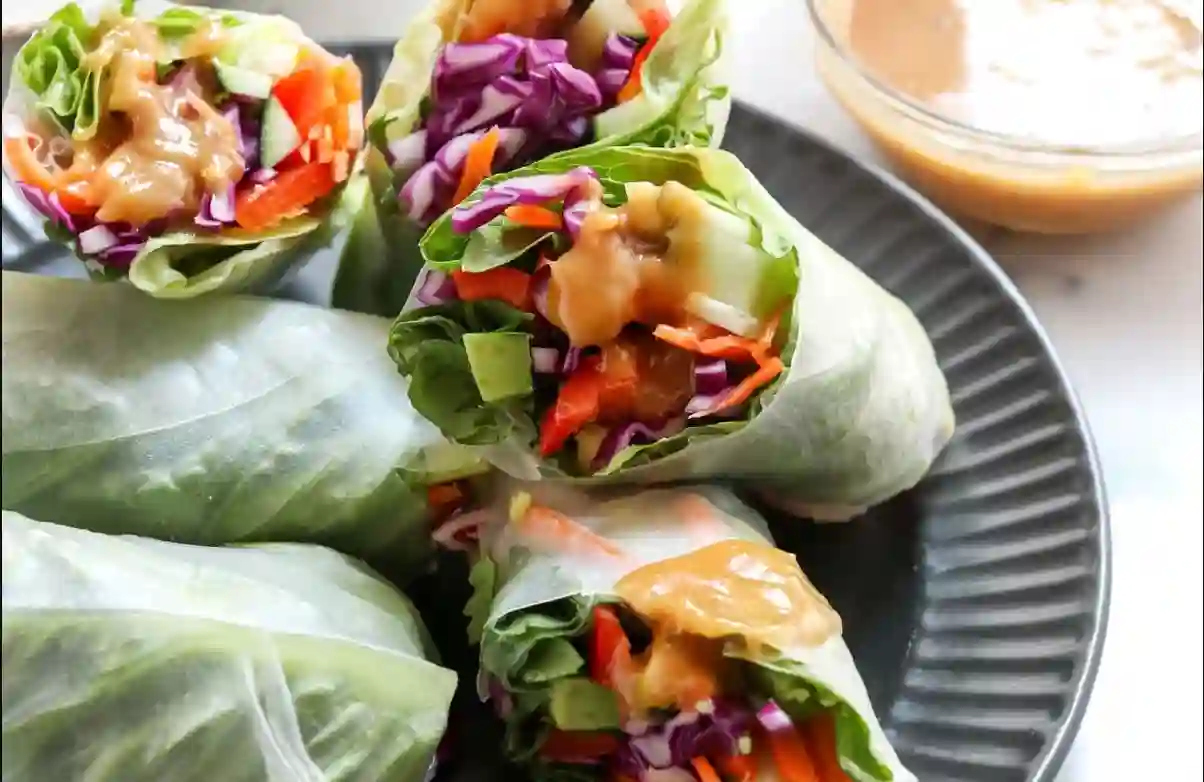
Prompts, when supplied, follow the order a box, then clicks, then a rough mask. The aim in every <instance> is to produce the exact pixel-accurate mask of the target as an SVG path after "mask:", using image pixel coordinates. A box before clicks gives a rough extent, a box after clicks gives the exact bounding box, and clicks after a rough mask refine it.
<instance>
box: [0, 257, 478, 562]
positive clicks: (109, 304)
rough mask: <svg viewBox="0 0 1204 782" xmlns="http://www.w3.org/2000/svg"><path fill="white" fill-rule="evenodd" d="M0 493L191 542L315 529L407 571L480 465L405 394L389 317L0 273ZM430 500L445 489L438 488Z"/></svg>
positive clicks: (304, 534) (26, 508) (48, 510)
mask: <svg viewBox="0 0 1204 782" xmlns="http://www.w3.org/2000/svg"><path fill="white" fill-rule="evenodd" d="M0 313H2V317H3V325H2V328H0V332H2V333H3V346H4V372H3V374H2V382H3V389H4V406H3V416H2V417H3V435H4V436H3V441H4V446H3V465H2V469H0V474H2V475H3V502H4V507H5V508H7V509H10V510H16V511H19V512H21V513H24V514H26V515H29V516H33V517H35V518H39V519H41V520H45V521H52V522H55V523H58V524H68V525H72V526H81V527H84V528H87V529H91V530H93V531H97V532H109V533H124V534H134V535H146V536H150V537H157V538H164V539H168V540H175V541H179V542H183V543H197V544H208V545H221V544H226V543H240V542H257V541H281V540H285V541H296V542H306V543H321V544H324V545H328V546H331V547H332V548H336V549H339V550H341V551H344V552H347V553H350V554H353V555H355V556H357V557H359V558H361V559H365V560H368V561H370V562H371V563H372V564H373V565H374V566H376V567H378V568H379V569H381V570H384V571H386V572H387V574H388V575H390V576H391V577H395V578H405V577H407V576H411V575H413V574H414V573H415V572H416V571H417V570H418V569H420V568H421V567H423V566H424V565H425V564H427V555H428V554H429V553H430V541H429V534H430V530H431V524H432V523H433V521H434V520H435V519H436V518H437V517H439V516H440V515H442V514H443V513H446V512H449V511H451V510H454V507H455V506H456V505H457V504H459V503H460V502H461V501H462V499H463V497H462V496H461V495H462V493H463V492H462V490H455V487H449V486H440V488H438V489H437V490H436V489H428V488H427V486H428V485H440V484H442V483H444V482H447V481H455V480H457V479H461V478H465V477H467V476H470V475H474V474H476V473H478V472H480V471H481V470H482V469H483V466H482V465H481V464H480V463H478V462H477V461H476V460H474V459H472V458H471V457H469V455H468V454H466V453H465V451H464V450H463V449H461V448H456V447H452V446H450V445H449V444H448V443H447V442H446V441H444V440H443V438H441V437H440V436H439V433H438V431H437V430H435V429H434V428H433V427H432V426H431V425H430V424H428V423H427V422H426V421H424V420H423V419H422V417H421V416H420V415H418V414H417V413H416V412H415V411H414V410H413V408H412V407H410V406H409V405H408V404H407V403H406V399H405V396H404V394H405V384H404V383H403V382H402V381H401V378H399V377H398V376H397V373H396V371H395V370H394V368H393V366H392V365H391V364H390V362H389V360H388V358H387V357H386V356H385V355H384V352H383V351H382V350H381V348H380V346H381V344H382V343H383V342H384V340H385V339H386V335H387V332H388V326H389V324H388V321H386V320H384V319H378V318H373V317H369V316H364V315H357V314H353V313H348V312H342V313H340V312H332V311H330V310H326V309H319V308H317V307H311V306H307V305H302V304H294V303H289V302H280V301H271V300H267V299H257V298H249V297H241V296H222V297H218V298H211V299H207V300H204V301H197V302H191V303H189V304H188V305H187V306H180V305H179V304H176V303H173V302H163V301H156V300H154V299H151V298H148V297H146V296H143V295H141V294H139V293H138V292H137V291H133V290H130V289H129V288H128V286H123V285H96V284H92V283H88V282H87V281H83V280H64V279H55V278H51V277H43V276H36V275H27V274H17V273H14V272H4V273H3V306H0ZM432 500H433V501H432Z"/></svg>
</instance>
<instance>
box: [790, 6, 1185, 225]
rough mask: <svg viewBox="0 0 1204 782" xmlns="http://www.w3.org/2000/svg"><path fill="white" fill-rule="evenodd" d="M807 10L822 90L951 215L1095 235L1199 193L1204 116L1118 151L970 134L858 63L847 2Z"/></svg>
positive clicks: (968, 129) (900, 170) (974, 131)
mask: <svg viewBox="0 0 1204 782" xmlns="http://www.w3.org/2000/svg"><path fill="white" fill-rule="evenodd" d="M902 1H903V0H900V2H902ZM807 4H808V6H809V9H810V13H811V20H812V23H813V24H814V26H815V31H816V67H817V68H818V71H819V74H820V77H821V78H822V79H823V81H824V83H825V84H826V85H827V87H828V89H829V91H830V92H831V93H832V95H833V96H834V97H835V98H836V100H837V101H838V102H839V103H840V104H841V105H842V106H843V107H844V109H845V110H846V111H848V113H849V114H850V115H851V116H852V117H853V119H855V120H856V121H857V122H858V124H860V125H861V126H862V128H863V129H864V130H865V131H866V132H867V133H868V134H869V136H870V138H871V139H873V141H874V142H875V143H876V144H877V145H878V146H879V147H880V148H881V150H882V151H883V153H884V154H885V155H886V157H887V159H888V160H889V161H890V162H891V164H892V165H893V166H894V168H895V169H896V170H897V171H898V173H899V174H900V175H901V176H902V177H903V178H904V179H906V180H908V181H909V182H910V183H911V184H913V185H914V186H915V187H916V188H917V189H919V190H920V191H921V192H922V193H924V194H925V195H926V196H928V197H929V198H930V199H931V200H932V201H934V202H935V203H937V204H938V205H939V206H941V207H942V208H943V209H945V210H946V211H948V212H949V213H950V214H953V215H955V216H959V217H967V218H971V219H974V220H980V221H983V222H986V223H990V224H993V225H998V226H1003V227H1005V228H1010V229H1013V230H1018V231H1029V232H1035V233H1050V234H1079V233H1094V232H1098V231H1103V230H1109V229H1113V228H1118V227H1123V226H1125V225H1128V224H1130V223H1132V222H1135V221H1137V220H1140V219H1142V218H1144V217H1146V216H1148V215H1150V214H1152V213H1155V212H1157V211H1159V210H1160V209H1161V208H1163V207H1165V206H1167V205H1168V204H1170V203H1173V202H1175V201H1177V200H1179V199H1180V198H1182V197H1183V196H1185V195H1188V194H1191V193H1193V192H1195V191H1197V190H1199V189H1200V186H1201V181H1202V179H1204V154H1202V140H1204V132H1202V131H1204V118H1201V125H1202V130H1197V131H1196V132H1195V133H1192V134H1189V135H1186V136H1180V137H1176V138H1160V139H1153V140H1150V141H1148V142H1142V143H1140V144H1133V145H1128V146H1124V147H1092V146H1084V147H1071V146H1059V145H1049V144H1042V143H1040V142H1035V141H1032V140H1029V139H1025V138H1019V137H1016V136H1010V135H1005V134H1000V133H993V132H990V131H987V130H983V129H980V128H975V127H973V126H970V125H967V124H964V123H961V122H958V121H955V120H953V119H950V118H948V117H945V116H942V115H941V114H939V113H937V112H936V111H935V110H933V109H932V108H931V107H929V106H926V105H924V104H922V103H920V102H917V101H915V100H913V99H911V98H910V97H908V96H906V95H904V94H902V93H900V92H898V91H896V90H894V89H892V88H891V87H889V86H887V85H885V84H883V83H882V82H881V81H880V80H879V79H877V78H875V76H874V75H873V74H871V73H870V72H869V71H868V69H866V68H865V67H863V66H862V65H861V64H860V63H859V62H858V61H857V59H856V58H855V57H854V55H853V54H852V53H851V52H850V51H848V49H847V47H846V46H845V45H844V44H843V43H842V38H843V33H840V32H839V31H838V30H836V29H834V27H835V25H834V24H833V23H834V22H838V21H839V19H840V16H839V11H841V10H846V11H847V9H848V8H849V7H850V6H851V0H807Z"/></svg>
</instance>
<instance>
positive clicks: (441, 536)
mask: <svg viewBox="0 0 1204 782" xmlns="http://www.w3.org/2000/svg"><path fill="white" fill-rule="evenodd" d="M489 518H490V514H489V512H488V511H487V510H474V511H471V512H469V513H461V514H459V515H456V516H452V517H451V518H450V519H448V520H447V521H445V522H443V523H442V524H440V525H439V526H438V527H436V528H435V531H434V532H432V533H431V540H433V541H434V542H435V543H436V545H439V546H442V547H443V548H445V549H447V550H449V551H472V550H473V548H474V546H473V545H472V543H473V541H476V540H477V539H478V537H479V534H480V529H481V526H482V525H484V524H486V523H487V522H488V521H489Z"/></svg>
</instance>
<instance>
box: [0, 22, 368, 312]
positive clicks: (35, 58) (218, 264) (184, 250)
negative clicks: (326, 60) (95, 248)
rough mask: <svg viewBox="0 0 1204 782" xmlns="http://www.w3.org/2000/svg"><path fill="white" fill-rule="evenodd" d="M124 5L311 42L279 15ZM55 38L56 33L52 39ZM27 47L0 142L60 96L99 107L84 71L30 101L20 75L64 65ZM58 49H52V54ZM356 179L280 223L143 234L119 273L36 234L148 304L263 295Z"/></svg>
mask: <svg viewBox="0 0 1204 782" xmlns="http://www.w3.org/2000/svg"><path fill="white" fill-rule="evenodd" d="M117 5H118V3H117V2H115V1H112V2H94V1H93V2H83V3H79V4H78V7H79V8H80V9H82V11H83V18H85V19H86V21H87V22H88V23H90V24H95V23H96V22H97V21H98V20H99V19H100V16H101V14H102V12H104V11H105V10H106V9H111V8H114V7H117ZM131 5H133V9H132V11H131V13H132V15H133V16H135V17H137V18H140V19H147V20H150V19H157V18H160V17H161V16H162V15H163V14H165V13H167V14H174V15H176V16H175V17H174V18H175V19H177V20H185V19H186V16H187V15H189V14H191V15H202V16H206V17H211V18H225V17H229V18H231V19H236V20H239V21H240V22H241V23H242V24H243V27H241V28H238V29H240V30H241V31H242V33H241V34H244V35H246V36H247V38H248V40H247V43H246V44H245V45H252V44H254V43H255V39H256V36H259V37H261V38H262V37H265V36H266V38H267V40H268V42H269V43H270V41H271V39H273V38H282V39H286V40H290V41H294V42H297V43H308V44H311V45H315V46H316V44H314V42H313V41H312V40H311V39H310V38H309V37H307V36H306V35H305V34H304V33H303V32H302V30H301V28H300V27H299V26H298V25H297V23H296V22H293V21H292V20H290V19H286V18H285V17H282V16H275V15H265V14H253V13H249V12H245V11H235V10H226V9H220V10H219V9H211V8H205V7H202V6H188V5H176V4H174V3H168V2H162V1H161V0H143V1H142V2H138V3H136V4H133V3H131ZM63 12H64V8H60V10H59V12H58V13H59V14H61V13H63ZM52 19H53V18H52ZM252 25H254V27H251V26H252ZM63 35H65V33H63V34H60V37H62V36H63ZM35 41H36V39H31V41H30V42H27V43H26V44H25V45H24V46H23V47H22V48H21V49H20V50H19V51H18V52H17V54H16V56H15V59H14V61H13V67H12V70H11V74H10V79H9V86H8V94H7V95H6V96H5V98H4V105H3V118H4V119H3V122H4V133H5V136H8V135H10V134H17V133H21V132H22V131H23V129H24V128H25V127H26V125H27V124H28V123H29V122H31V121H32V120H34V119H35V118H36V117H37V116H38V115H39V113H40V112H42V113H43V115H44V112H46V111H47V110H49V107H50V106H59V107H61V106H62V105H63V101H64V100H65V98H64V92H65V91H67V92H74V91H76V90H79V91H82V92H83V93H84V94H83V95H82V97H80V98H79V99H78V100H79V101H80V104H79V105H80V106H81V109H80V111H81V112H84V113H85V114H86V115H87V116H89V117H95V116H98V115H99V113H100V112H101V110H102V109H101V106H100V103H101V101H102V99H103V93H102V91H101V88H100V84H101V80H100V79H99V78H98V77H95V76H94V75H93V76H91V77H89V76H87V75H85V74H84V72H83V71H82V70H80V71H78V72H77V74H76V78H77V79H78V82H76V83H75V85H74V86H73V87H72V88H65V87H64V85H63V84H62V83H57V82H56V83H52V86H51V88H50V89H49V90H47V91H46V92H45V93H44V94H43V95H42V96H41V97H39V95H38V93H37V92H35V91H34V90H33V89H32V88H31V87H30V85H29V84H28V79H31V78H42V77H41V76H35V74H41V73H45V72H46V71H47V70H49V71H51V72H54V71H55V70H56V69H67V68H69V67H70V64H69V63H68V64H66V65H65V64H63V63H61V62H59V60H60V59H61V57H62V55H60V54H59V53H57V52H55V53H47V52H42V53H39V51H38V48H39V47H36V46H34V45H33V44H34V42H35ZM82 45H83V41H82V40H81V39H80V38H79V37H78V36H75V37H74V38H73V40H72V41H71V42H70V43H64V44H63V46H64V47H67V49H70V48H71V47H74V46H82ZM43 48H44V47H43ZM64 50H65V49H62V48H61V47H60V51H64ZM73 100H74V99H73ZM87 124H88V125H90V126H91V132H89V131H88V130H86V129H80V130H77V131H76V133H75V135H77V136H80V137H85V138H86V137H90V135H91V133H93V132H94V131H95V123H94V121H92V122H89V123H87ZM3 165H4V174H5V175H6V176H7V177H8V178H9V179H10V181H12V182H18V181H19V178H18V177H17V176H16V173H15V171H14V170H13V166H12V162H11V161H10V160H9V157H8V153H7V152H5V153H4V156H3ZM360 179H361V178H360V177H353V178H352V179H350V180H348V182H344V183H343V184H341V185H339V186H338V187H336V188H335V190H334V192H332V193H331V194H329V195H327V196H324V197H323V198H322V199H321V200H320V201H318V202H317V203H316V204H315V205H314V206H312V207H311V208H310V210H309V213H308V214H306V215H303V216H298V217H291V218H287V219H285V220H283V221H282V222H280V223H279V224H277V225H275V226H273V227H271V228H268V229H265V230H262V231H247V230H244V229H241V228H238V227H237V226H233V227H226V228H223V229H221V230H220V231H205V230H202V229H201V228H200V227H197V228H196V230H183V229H175V230H172V231H169V232H167V233H164V234H161V235H159V236H155V237H152V238H150V239H149V240H148V241H147V242H146V244H145V245H144V246H143V247H142V250H141V251H140V252H139V253H138V255H137V256H136V257H135V258H134V259H133V261H132V262H130V264H129V266H128V267H127V268H124V269H123V268H117V267H112V266H103V265H101V264H100V263H99V262H98V261H97V260H96V259H94V258H89V257H87V256H85V255H84V254H83V253H82V252H81V250H80V247H79V243H78V241H77V240H76V238H75V234H74V233H73V232H72V231H71V230H69V228H68V227H67V226H65V225H63V224H62V223H61V222H60V221H59V220H57V219H47V221H46V223H45V230H46V234H47V236H49V237H50V238H51V239H52V240H54V241H58V242H59V243H61V244H63V245H64V246H65V247H67V248H69V249H70V251H71V252H72V253H73V254H75V256H76V257H78V258H79V259H80V260H81V261H82V262H83V263H84V264H85V266H86V268H87V270H88V274H89V276H90V277H92V278H93V279H95V280H99V281H113V280H122V281H126V282H128V283H130V284H131V285H133V286H134V287H135V288H137V289H138V290H140V291H142V292H144V293H146V294H149V295H150V296H153V297H154V298H158V299H192V298H196V297H199V296H205V295H210V294H227V293H244V292H245V293H264V292H270V291H272V290H274V289H276V288H278V287H280V286H281V285H282V284H284V283H285V282H287V281H288V280H289V279H291V278H292V276H293V275H294V274H296V272H298V271H299V270H300V269H301V268H302V267H304V265H305V264H306V263H307V262H308V261H309V260H310V259H311V258H312V257H313V256H314V254H315V253H317V252H318V251H319V250H321V249H323V248H326V247H329V246H330V245H331V244H332V243H333V241H334V239H335V237H336V236H337V235H338V233H339V232H340V231H342V230H343V229H344V228H346V227H347V226H348V225H349V224H350V221H351V219H352V216H353V214H354V211H355V208H356V207H357V206H358V204H359V203H360V202H361V200H362V198H363V196H362V190H366V189H367V182H366V181H360ZM356 182H358V184H355V185H354V186H352V185H351V184H350V183H356ZM27 203H28V202H27ZM29 206H30V207H31V211H33V212H34V214H36V215H39V216H41V217H46V215H44V214H43V213H42V211H41V209H39V208H38V206H37V205H35V204H32V203H30V204H29Z"/></svg>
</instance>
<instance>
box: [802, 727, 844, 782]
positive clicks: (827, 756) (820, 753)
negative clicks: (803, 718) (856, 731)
mask: <svg viewBox="0 0 1204 782" xmlns="http://www.w3.org/2000/svg"><path fill="white" fill-rule="evenodd" d="M803 737H804V738H805V739H806V741H807V747H808V748H810V750H811V758H812V760H814V761H815V767H816V769H817V770H818V771H819V779H820V782H853V780H852V779H851V778H850V777H849V775H848V774H846V773H844V769H843V768H841V766H840V753H839V752H837V751H836V723H835V722H833V721H832V717H831V715H829V714H823V715H820V716H818V717H815V718H813V719H811V720H808V722H807V724H806V725H805V726H804V727H803Z"/></svg>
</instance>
